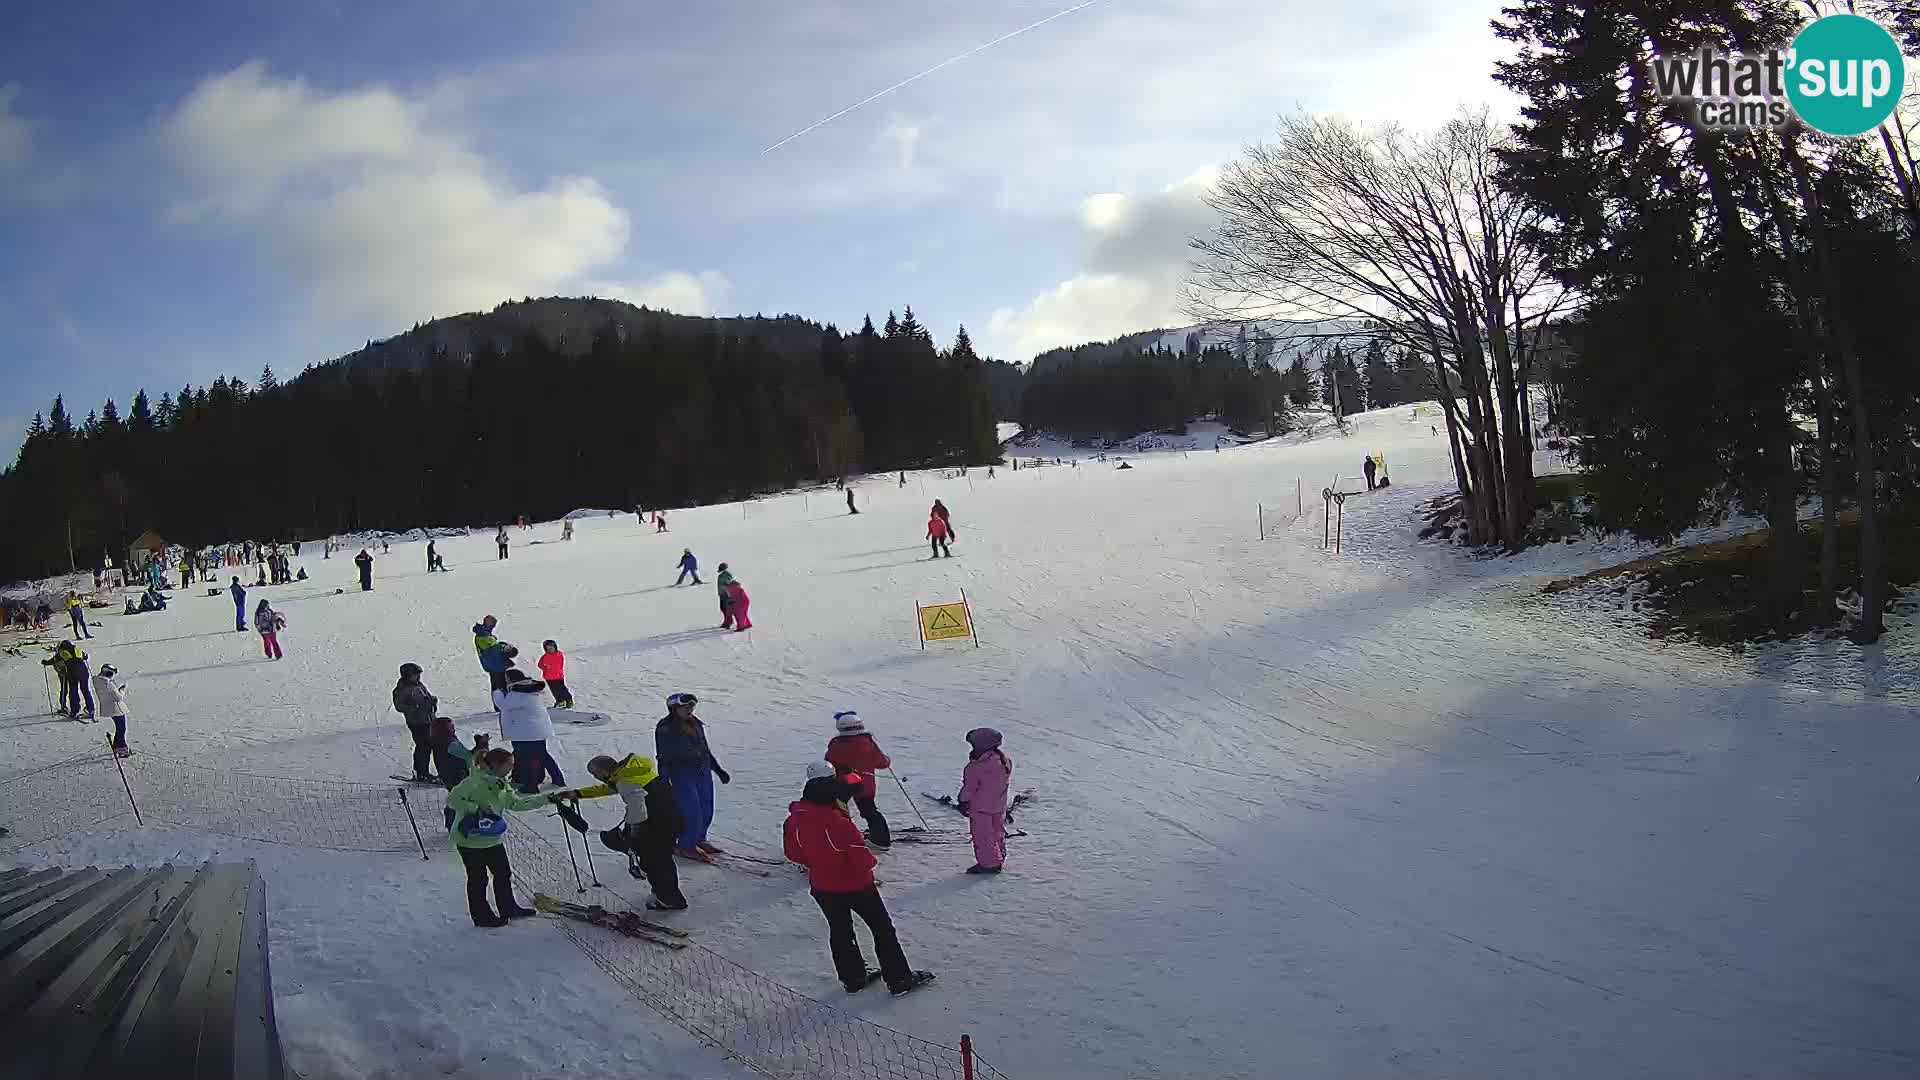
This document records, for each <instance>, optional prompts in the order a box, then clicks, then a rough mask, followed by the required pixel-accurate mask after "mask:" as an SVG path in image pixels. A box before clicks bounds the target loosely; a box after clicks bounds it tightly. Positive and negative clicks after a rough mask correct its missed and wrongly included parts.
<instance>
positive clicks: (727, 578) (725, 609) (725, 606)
mask: <svg viewBox="0 0 1920 1080" xmlns="http://www.w3.org/2000/svg"><path fill="white" fill-rule="evenodd" d="M732 585H733V571H731V570H729V569H727V564H726V563H721V564H720V576H718V577H716V578H714V579H713V587H714V589H715V590H716V591H718V592H719V594H720V629H722V630H731V629H733V613H732V612H733V596H732V594H731V593H729V592H728V591H727V589H728V588H729V587H731V586H732Z"/></svg>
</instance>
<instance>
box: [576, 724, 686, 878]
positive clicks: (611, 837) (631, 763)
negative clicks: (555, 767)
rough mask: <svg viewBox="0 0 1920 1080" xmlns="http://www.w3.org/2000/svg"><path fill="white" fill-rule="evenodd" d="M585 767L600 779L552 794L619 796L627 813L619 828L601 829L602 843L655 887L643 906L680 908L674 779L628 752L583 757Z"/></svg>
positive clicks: (629, 871)
mask: <svg viewBox="0 0 1920 1080" xmlns="http://www.w3.org/2000/svg"><path fill="white" fill-rule="evenodd" d="M587 771H588V772H590V773H592V774H593V778H594V779H595V780H598V781H600V782H599V783H597V784H593V785H591V786H589V787H583V788H580V789H578V790H576V791H557V792H554V793H553V797H554V798H557V799H558V798H579V799H600V798H605V797H606V796H608V795H618V796H620V801H621V802H623V803H625V804H626V808H627V812H626V817H625V818H624V819H623V820H622V821H621V824H620V828H618V829H608V830H606V831H605V832H603V833H601V834H600V842H601V843H603V844H605V845H607V846H608V847H610V848H612V849H613V850H615V851H624V852H626V853H627V872H628V873H629V874H632V875H633V876H634V877H644V878H646V879H647V884H648V885H650V886H652V887H653V896H652V898H651V899H649V900H648V901H647V907H648V908H650V909H651V910H654V911H684V910H686V907H687V898H686V896H684V895H683V894H682V893H681V892H680V871H679V869H678V868H677V867H675V866H674V865H673V839H674V837H676V836H678V835H679V834H680V808H679V806H678V805H677V804H676V803H675V802H674V797H673V782H672V781H670V780H668V779H667V778H666V777H664V776H662V775H660V771H659V770H658V769H656V768H654V767H653V760H652V759H651V758H645V757H641V756H640V755H639V754H628V755H627V756H626V757H624V758H621V759H619V760H618V761H616V760H614V759H613V758H612V757H609V756H608V755H606V754H602V755H600V756H599V757H596V758H594V759H593V760H592V761H589V762H587Z"/></svg>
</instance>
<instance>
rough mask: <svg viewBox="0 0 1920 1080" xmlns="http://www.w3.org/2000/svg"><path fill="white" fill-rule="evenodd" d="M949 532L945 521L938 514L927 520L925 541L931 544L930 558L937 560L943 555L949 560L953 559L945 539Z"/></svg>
mask: <svg viewBox="0 0 1920 1080" xmlns="http://www.w3.org/2000/svg"><path fill="white" fill-rule="evenodd" d="M950 531H951V530H950V528H949V526H948V525H947V522H946V519H945V518H943V517H941V516H940V515H939V514H934V515H932V516H930V517H928V518H927V539H928V540H929V541H931V542H932V544H933V555H932V556H931V557H932V558H935V559H937V558H939V557H940V556H942V555H945V556H946V557H947V558H949V559H951V558H953V552H952V550H951V549H949V548H948V539H947V538H948V536H949V534H950Z"/></svg>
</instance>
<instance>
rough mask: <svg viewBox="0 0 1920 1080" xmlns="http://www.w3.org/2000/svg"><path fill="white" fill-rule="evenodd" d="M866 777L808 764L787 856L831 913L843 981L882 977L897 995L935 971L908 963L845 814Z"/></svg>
mask: <svg viewBox="0 0 1920 1080" xmlns="http://www.w3.org/2000/svg"><path fill="white" fill-rule="evenodd" d="M862 779H864V778H863V777H861V776H859V775H858V774H852V775H849V776H846V777H841V776H839V775H837V773H836V770H835V769H834V767H833V766H832V765H829V764H828V763H826V762H825V761H816V762H814V763H813V764H811V765H809V766H807V786H806V789H805V790H804V791H803V792H802V793H801V795H800V801H798V802H795V803H793V804H792V805H790V806H789V807H787V823H786V827H785V829H784V830H783V833H784V841H785V842H784V845H783V846H784V848H785V850H786V854H787V858H789V859H791V860H793V861H794V862H796V863H799V864H800V865H801V866H804V867H806V868H807V883H808V884H809V885H810V886H811V887H812V890H813V900H814V903H816V904H819V905H820V912H821V914H823V915H825V916H826V917H827V944H828V946H829V947H830V948H831V949H832V952H833V969H834V972H835V973H836V974H837V975H839V977H840V985H842V986H844V987H846V988H847V993H849V994H852V993H858V992H859V991H860V990H861V989H862V988H864V987H865V986H866V985H867V984H868V983H871V982H874V981H875V980H878V979H883V978H884V979H885V980H887V988H888V989H890V990H892V991H893V992H894V994H895V995H899V994H904V993H906V992H907V991H909V990H912V989H914V988H915V987H918V986H922V985H925V984H926V983H929V982H932V981H933V973H932V972H931V971H915V970H913V968H911V967H910V966H908V964H907V954H906V953H905V952H904V951H903V950H902V949H901V948H900V939H899V937H898V936H897V935H896V934H895V933H894V930H893V919H892V917H890V916H889V915H888V914H887V905H886V902H885V901H884V900H882V899H880V883H879V881H878V880H877V879H875V878H874V876H873V868H874V866H875V865H876V860H875V859H874V857H873V852H871V851H869V850H867V845H866V842H865V841H864V840H863V839H862V838H861V836H860V828H859V826H857V825H855V824H854V823H853V819H852V818H850V817H848V816H847V807H846V801H847V799H848V798H850V797H851V796H852V795H853V792H854V789H855V788H856V787H857V786H858V782H859V781H860V780H862ZM855 915H858V916H860V918H861V919H862V920H863V921H864V922H865V923H866V924H867V929H868V930H870V931H872V933H873V951H874V955H875V956H876V957H877V958H878V959H879V961H880V967H879V969H878V970H874V969H872V968H869V967H867V960H866V957H865V956H863V955H862V954H861V952H860V942H859V939H857V938H855V937H854V936H853V917H854V916H855Z"/></svg>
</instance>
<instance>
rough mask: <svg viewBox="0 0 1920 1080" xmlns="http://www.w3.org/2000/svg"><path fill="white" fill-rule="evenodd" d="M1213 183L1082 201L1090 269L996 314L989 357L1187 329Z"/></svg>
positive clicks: (1195, 178) (1027, 355)
mask: <svg viewBox="0 0 1920 1080" xmlns="http://www.w3.org/2000/svg"><path fill="white" fill-rule="evenodd" d="M1213 176H1214V173H1213V171H1212V170H1210V169H1209V170H1202V171H1200V172H1197V173H1194V174H1193V175H1192V176H1189V177H1187V178H1186V179H1185V180H1182V181H1180V182H1179V183H1177V184H1173V185H1170V186H1168V187H1166V188H1164V189H1162V190H1160V191H1157V192H1152V193H1150V194H1147V195H1124V194H1120V193H1118V192H1103V193H1101V194H1098V195H1091V196H1088V197H1087V198H1086V199H1084V200H1082V202H1081V204H1080V213H1079V220H1078V226H1079V233H1080V243H1081V249H1082V260H1081V261H1082V263H1083V269H1082V270H1081V272H1080V273H1078V274H1075V275H1074V276H1073V277H1071V278H1068V279H1067V280H1065V281H1062V282H1060V283H1059V284H1058V285H1055V286H1053V287H1052V288H1050V289H1048V290H1046V291H1045V292H1043V293H1041V294H1040V295H1038V296H1036V297H1034V298H1033V299H1031V300H1029V301H1028V302H1027V303H1026V304H1025V305H1024V306H1022V307H1018V308H1013V307H1003V308H999V309H997V310H995V311H994V312H993V314H992V316H991V317H990V318H989V319H988V322H987V335H986V341H987V344H988V347H989V350H990V351H991V352H992V353H993V354H994V355H995V356H1001V357H1005V358H1007V359H1010V360H1019V361H1026V360H1029V359H1032V358H1033V356H1034V354H1035V353H1039V352H1044V351H1045V350H1047V349H1051V348H1055V347H1057V346H1061V345H1079V344H1082V343H1084V342H1088V341H1098V340H1103V339H1106V338H1112V337H1118V336H1119V335H1121V334H1126V333H1131V332H1133V331H1136V330H1148V329H1152V328H1154V327H1162V326H1166V327H1172V326H1180V325H1184V324H1185V323H1186V322H1188V321H1189V320H1188V319H1186V318H1185V316H1184V314H1183V312H1182V310H1181V284H1182V282H1183V281H1184V279H1185V275H1186V271H1187V259H1188V248H1187V239H1188V238H1189V237H1191V236H1194V235H1197V234H1199V233H1203V232H1205V231H1206V230H1207V229H1208V228H1209V227H1211V225H1212V222H1213V211H1212V210H1211V209H1210V208H1208V206H1207V205H1206V203H1205V202H1204V201H1203V197H1204V196H1205V194H1206V191H1207V188H1208V186H1209V185H1210V184H1211V183H1212V182H1213Z"/></svg>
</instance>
